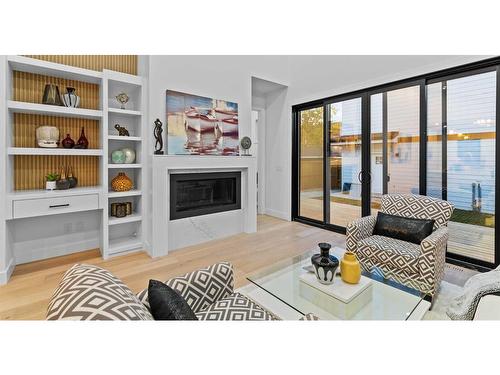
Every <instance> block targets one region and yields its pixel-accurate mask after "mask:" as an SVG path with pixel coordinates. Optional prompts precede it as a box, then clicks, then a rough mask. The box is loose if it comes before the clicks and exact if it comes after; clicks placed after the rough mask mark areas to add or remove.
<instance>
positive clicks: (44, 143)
mask: <svg viewBox="0 0 500 375" xmlns="http://www.w3.org/2000/svg"><path fill="white" fill-rule="evenodd" d="M58 142H59V129H58V128H57V127H55V126H48V125H42V126H39V127H38V128H36V143H37V145H38V147H46V148H57V143H58Z"/></svg>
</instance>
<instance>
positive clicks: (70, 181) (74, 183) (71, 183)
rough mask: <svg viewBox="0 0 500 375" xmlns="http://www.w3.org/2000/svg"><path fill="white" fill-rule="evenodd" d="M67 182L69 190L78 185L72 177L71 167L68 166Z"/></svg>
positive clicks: (76, 180)
mask: <svg viewBox="0 0 500 375" xmlns="http://www.w3.org/2000/svg"><path fill="white" fill-rule="evenodd" d="M68 181H69V188H70V189H72V188H74V187H75V186H76V185H77V184H78V179H77V178H76V177H75V176H73V167H72V166H69V167H68Z"/></svg>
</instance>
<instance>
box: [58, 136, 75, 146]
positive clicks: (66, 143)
mask: <svg viewBox="0 0 500 375" xmlns="http://www.w3.org/2000/svg"><path fill="white" fill-rule="evenodd" d="M61 143H62V146H63V147H64V148H73V147H75V141H74V140H72V139H71V137H70V136H69V133H68V134H66V138H64V139H63V140H62V142H61Z"/></svg>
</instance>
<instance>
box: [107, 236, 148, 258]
mask: <svg viewBox="0 0 500 375" xmlns="http://www.w3.org/2000/svg"><path fill="white" fill-rule="evenodd" d="M142 246H143V245H142V239H141V238H140V237H133V236H130V237H121V238H117V239H110V240H109V249H108V252H109V254H115V253H121V252H124V251H129V250H134V249H139V248H141V247H142Z"/></svg>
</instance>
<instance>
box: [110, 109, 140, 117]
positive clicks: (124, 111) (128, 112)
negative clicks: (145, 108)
mask: <svg viewBox="0 0 500 375" xmlns="http://www.w3.org/2000/svg"><path fill="white" fill-rule="evenodd" d="M108 112H109V113H116V114H119V115H125V116H142V112H141V111H133V110H131V109H120V108H112V107H109V108H108Z"/></svg>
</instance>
